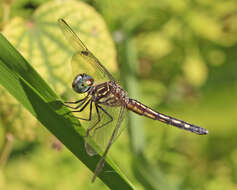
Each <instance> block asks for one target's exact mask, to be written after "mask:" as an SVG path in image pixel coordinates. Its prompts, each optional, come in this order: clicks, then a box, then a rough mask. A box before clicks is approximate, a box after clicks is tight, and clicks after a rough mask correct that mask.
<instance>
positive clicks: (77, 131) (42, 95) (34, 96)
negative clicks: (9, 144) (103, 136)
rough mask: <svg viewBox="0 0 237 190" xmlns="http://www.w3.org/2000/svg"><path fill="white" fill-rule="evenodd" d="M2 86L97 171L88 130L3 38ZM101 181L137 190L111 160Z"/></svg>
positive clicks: (0, 59) (0, 53)
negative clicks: (89, 150)
mask: <svg viewBox="0 0 237 190" xmlns="http://www.w3.org/2000/svg"><path fill="white" fill-rule="evenodd" d="M0 84H1V85H2V86H4V87H5V88H6V89H7V90H8V91H9V92H10V93H11V95H13V96H14V97H15V98H16V99H17V100H18V101H19V102H20V103H21V104H22V105H23V106H24V107H25V108H26V109H27V110H28V111H29V112H30V113H31V114H32V115H33V116H34V117H36V118H37V119H38V120H39V121H40V122H41V123H42V124H43V125H44V126H45V127H46V128H47V129H48V130H49V131H51V132H52V133H53V134H54V135H55V136H56V137H57V138H58V139H59V140H60V141H61V142H62V143H63V144H64V145H65V146H66V147H67V148H68V149H69V150H70V151H71V152H72V153H73V154H74V155H75V156H76V157H77V158H79V159H80V160H81V161H82V162H83V163H84V164H85V165H86V166H87V167H88V168H89V169H90V170H91V171H94V168H95V166H96V164H97V162H98V161H99V159H100V156H94V157H89V156H88V155H87V153H86V151H85V149H84V140H83V137H82V136H83V135H85V130H84V128H82V127H81V126H80V125H79V123H78V120H77V119H75V118H73V117H70V115H69V114H67V113H68V112H69V110H68V109H67V108H65V106H62V103H61V101H60V100H59V99H58V96H57V95H56V94H55V93H54V91H53V90H52V89H51V88H50V87H49V86H48V85H47V83H46V82H45V81H44V80H43V79H42V78H41V77H40V76H39V75H38V74H37V72H36V71H35V70H34V69H33V68H32V67H31V65H29V64H28V63H27V61H26V60H25V59H24V58H23V57H22V56H21V55H20V54H19V53H18V52H17V50H16V49H15V48H14V47H13V46H12V45H11V44H10V43H9V42H8V41H7V40H6V39H5V37H4V36H3V35H1V34H0ZM6 101H7V100H6ZM93 148H94V146H93ZM106 171H112V172H106ZM99 177H100V178H101V179H102V181H103V182H104V183H105V184H106V185H107V186H108V187H110V188H111V189H134V187H132V185H131V183H130V182H129V181H128V179H127V178H126V177H125V176H124V175H123V174H122V173H121V172H120V171H119V169H118V168H117V167H116V166H115V164H114V163H113V162H112V161H111V159H109V158H106V163H105V166H104V168H103V171H102V172H101V173H100V174H99Z"/></svg>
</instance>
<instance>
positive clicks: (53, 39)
mask: <svg viewBox="0 0 237 190" xmlns="http://www.w3.org/2000/svg"><path fill="white" fill-rule="evenodd" d="M0 10H1V11H0V30H1V32H2V33H3V34H4V36H5V37H6V38H7V39H8V40H9V41H10V42H11V43H12V44H13V45H14V46H15V47H16V48H17V49H18V51H20V52H21V53H22V54H23V56H24V57H25V58H26V59H27V60H28V62H29V63H31V64H32V65H33V66H34V68H35V69H36V70H37V71H38V72H39V73H40V75H41V76H42V77H43V78H44V79H45V80H46V81H47V82H48V83H49V84H50V86H51V87H52V88H54V90H55V91H56V92H57V93H58V94H60V95H61V97H62V98H64V99H67V97H70V96H71V95H70V93H71V92H70V93H68V92H69V91H68V90H69V89H70V87H71V85H70V82H71V72H70V57H71V55H72V49H71V48H70V47H69V44H67V43H66V42H65V41H64V39H63V36H62V34H61V31H60V29H59V27H58V26H57V19H58V18H59V17H62V18H65V20H66V21H67V22H68V23H69V24H70V25H71V26H72V28H73V29H74V30H75V31H76V32H77V33H78V34H79V35H80V38H82V40H83V41H84V42H85V44H86V45H87V46H88V48H89V49H90V50H91V51H92V52H93V53H94V54H95V55H96V56H97V57H98V58H99V59H100V60H101V62H102V63H103V64H104V65H106V67H107V68H108V69H109V71H111V73H112V74H113V75H114V76H115V77H116V79H118V81H120V83H121V84H122V86H123V87H124V88H125V89H126V90H127V91H128V93H129V96H130V97H132V98H135V99H138V100H139V101H141V102H143V103H144V104H146V105H148V106H150V107H152V108H154V109H156V110H157V111H159V112H162V113H165V114H168V115H171V116H173V117H176V118H179V119H182V120H185V121H188V122H191V123H195V124H197V125H200V126H202V127H205V128H206V129H208V130H209V134H208V135H207V136H198V135H195V134H192V133H189V132H186V131H182V130H179V129H176V128H172V127H170V126H167V125H165V124H163V123H160V122H156V121H153V120H149V119H146V118H141V117H139V116H137V115H135V114H129V117H128V119H127V120H126V122H124V125H126V127H127V129H128V130H125V131H124V132H123V134H122V135H121V136H120V137H119V138H118V140H117V141H116V143H114V145H113V146H112V148H111V150H110V153H109V154H110V155H111V156H112V158H113V160H114V161H115V162H116V163H117V164H118V166H119V167H120V168H121V170H122V172H123V173H125V175H126V176H127V177H128V179H130V180H131V181H132V183H133V184H134V185H135V187H136V188H137V189H208V190H219V189H220V190H222V189H228V190H232V189H233V190H234V189H237V148H236V147H237V124H236V123H237V74H236V71H237V65H236V60H237V53H236V52H237V44H236V42H237V3H236V0H218V1H207V0H168V1H167V0H150V1H146V0H136V1H135V0H131V1H126V0H117V1H110V0H101V1H95V0H94V1H93V0H85V1H79V0H78V1H58V0H55V1H46V0H17V1H16V0H15V1H14V0H2V1H0ZM65 71H66V72H65ZM67 71H68V72H67ZM62 76H63V77H62ZM0 92H1V96H0V105H1V106H0V167H1V170H0V189H5V190H21V189H22V190H23V189H24V190H28V189H29V190H30V189H45V190H46V189H49V190H51V189H71V190H73V189H95V188H97V189H107V187H106V186H105V185H104V184H103V183H102V182H101V181H100V180H99V179H97V181H96V183H95V184H91V183H90V180H91V177H92V173H91V172H90V171H89V170H88V169H87V168H86V167H85V166H84V165H83V164H82V163H81V162H80V161H78V160H77V159H76V158H75V157H74V156H73V155H72V154H71V153H70V152H69V151H68V150H67V149H66V148H64V147H63V145H61V144H60V143H59V142H58V141H57V140H56V138H55V137H53V136H52V135H51V134H50V133H49V132H48V131H47V130H46V129H45V128H43V127H42V126H40V124H39V123H38V122H37V121H36V120H35V119H34V118H33V117H32V116H31V115H30V114H29V113H28V112H27V111H25V110H24V109H23V108H22V107H21V106H20V105H19V104H18V103H17V102H16V101H15V100H14V98H12V97H11V96H10V95H9V94H8V92H7V91H6V90H5V89H3V88H2V87H0ZM105 172H106V171H105ZM107 172H109V171H107Z"/></svg>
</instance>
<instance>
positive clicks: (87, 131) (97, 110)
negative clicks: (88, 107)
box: [86, 104, 101, 137]
mask: <svg viewBox="0 0 237 190" xmlns="http://www.w3.org/2000/svg"><path fill="white" fill-rule="evenodd" d="M97 106H98V105H97V104H95V109H96V113H97V116H98V120H97V121H96V123H95V124H94V125H92V126H91V127H89V128H88V129H87V130H86V137H88V136H89V134H90V131H91V130H93V129H94V128H95V127H96V125H97V124H98V123H99V122H100V121H101V118H100V112H99V109H98V107H97Z"/></svg>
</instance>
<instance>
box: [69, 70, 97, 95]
mask: <svg viewBox="0 0 237 190" xmlns="http://www.w3.org/2000/svg"><path fill="white" fill-rule="evenodd" d="M93 84H94V79H93V78H92V77H91V76H89V75H87V74H85V73H83V74H79V75H77V76H76V77H75V78H74V80H73V82H72V88H73V90H74V91H75V92H77V93H85V92H87V91H88V90H89V89H90V88H91V87H92V86H93Z"/></svg>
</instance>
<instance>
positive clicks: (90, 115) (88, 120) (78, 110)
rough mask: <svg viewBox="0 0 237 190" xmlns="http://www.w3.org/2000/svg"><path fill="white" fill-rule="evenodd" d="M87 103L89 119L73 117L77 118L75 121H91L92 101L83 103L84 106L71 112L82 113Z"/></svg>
mask: <svg viewBox="0 0 237 190" xmlns="http://www.w3.org/2000/svg"><path fill="white" fill-rule="evenodd" d="M89 103H90V113H89V118H88V119H87V118H82V117H76V116H74V117H75V118H77V119H81V120H85V121H91V113H92V101H91V100H89V101H87V102H86V103H85V105H84V106H83V107H82V108H81V109H80V110H76V111H75V110H74V111H72V112H82V111H83V110H84V109H85V108H86V107H87V106H88V104H89Z"/></svg>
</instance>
